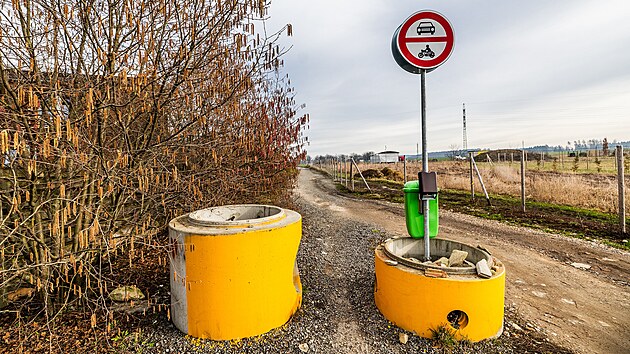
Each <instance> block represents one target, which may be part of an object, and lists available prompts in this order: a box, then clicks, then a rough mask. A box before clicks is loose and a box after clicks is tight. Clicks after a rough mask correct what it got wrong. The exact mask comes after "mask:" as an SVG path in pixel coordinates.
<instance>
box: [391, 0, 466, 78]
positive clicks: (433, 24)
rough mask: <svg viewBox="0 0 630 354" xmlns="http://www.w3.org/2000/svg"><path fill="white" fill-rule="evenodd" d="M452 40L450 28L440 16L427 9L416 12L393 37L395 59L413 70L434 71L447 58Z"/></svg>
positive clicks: (446, 21)
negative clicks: (398, 56)
mask: <svg viewBox="0 0 630 354" xmlns="http://www.w3.org/2000/svg"><path fill="white" fill-rule="evenodd" d="M454 39H455V38H454V36H453V27H452V26H451V24H450V23H449V22H448V20H447V19H446V18H445V17H444V16H442V15H441V14H439V13H437V12H434V11H429V10H425V11H420V12H417V13H415V14H413V15H411V17H409V18H408V19H407V20H406V21H405V22H404V23H403V24H402V25H401V26H400V28H399V29H398V31H396V33H395V34H394V41H395V45H396V49H397V50H398V54H399V55H400V57H402V58H396V59H397V61H399V60H398V59H402V60H403V61H404V63H403V64H408V65H411V66H412V67H413V68H416V69H424V70H428V69H434V68H436V67H438V66H440V65H441V64H442V63H444V62H445V61H446V60H447V59H448V57H449V56H450V55H451V53H452V52H453V43H454ZM394 56H395V57H396V53H394ZM398 64H401V63H400V62H399V63H398ZM401 66H403V65H401ZM403 68H405V67H404V66H403ZM405 70H408V71H409V69H408V68H405Z"/></svg>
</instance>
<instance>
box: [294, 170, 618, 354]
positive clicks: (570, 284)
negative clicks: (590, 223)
mask: <svg viewBox="0 0 630 354" xmlns="http://www.w3.org/2000/svg"><path fill="white" fill-rule="evenodd" d="M297 193H298V195H299V197H300V198H302V199H303V200H305V201H307V202H309V203H310V204H314V205H316V206H317V207H319V208H326V209H328V210H330V211H332V212H334V213H335V214H336V216H338V217H340V218H342V219H343V218H346V219H348V220H353V221H359V222H363V223H367V224H371V225H374V227H375V228H379V229H381V230H383V231H386V232H387V233H392V234H406V229H405V221H404V212H403V206H402V205H398V204H392V203H387V202H376V201H367V200H357V199H351V198H347V197H344V196H342V195H339V194H338V193H337V191H336V189H335V186H334V185H333V183H332V182H331V181H330V180H329V179H328V178H325V177H324V176H323V175H321V174H319V173H314V172H312V171H310V170H301V172H300V177H299V187H298V189H297ZM439 237H441V238H445V239H451V240H455V241H459V242H464V243H468V244H471V245H474V246H477V245H481V246H483V247H485V248H487V249H488V250H489V251H490V252H491V253H492V254H493V255H495V256H496V257H497V258H499V259H500V260H501V261H503V263H504V264H505V265H506V274H507V276H506V306H511V307H514V308H516V309H517V312H518V314H519V315H520V316H521V317H522V318H523V320H524V321H526V322H527V324H528V325H530V326H531V327H532V328H540V329H541V331H542V332H543V333H544V334H545V335H546V336H547V338H548V339H549V341H551V342H552V343H556V344H558V345H561V346H563V347H567V348H570V349H572V350H574V351H576V352H578V353H628V351H629V349H628V348H630V285H629V282H630V280H629V279H628V278H629V275H630V253H628V252H623V251H619V250H616V249H613V248H610V247H607V246H603V245H599V244H595V243H592V242H587V241H583V240H578V239H571V238H566V237H563V236H558V235H553V234H548V233H544V232H540V231H537V230H532V229H528V228H523V227H515V226H510V225H506V224H502V223H499V222H495V221H491V220H484V219H478V218H475V217H471V216H467V215H463V214H458V213H454V212H449V211H445V210H440V231H439ZM573 262H579V263H585V264H588V265H590V266H591V268H590V269H588V270H582V269H578V268H575V267H573V266H571V263H573Z"/></svg>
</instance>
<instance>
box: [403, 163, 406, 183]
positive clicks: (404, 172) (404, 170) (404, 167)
mask: <svg viewBox="0 0 630 354" xmlns="http://www.w3.org/2000/svg"><path fill="white" fill-rule="evenodd" d="M403 183H407V156H405V157H404V158H403Z"/></svg>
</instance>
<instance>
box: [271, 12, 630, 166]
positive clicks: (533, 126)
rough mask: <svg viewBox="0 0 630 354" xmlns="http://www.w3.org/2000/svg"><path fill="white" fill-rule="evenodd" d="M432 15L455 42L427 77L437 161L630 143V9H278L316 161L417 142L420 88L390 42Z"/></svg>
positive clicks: (407, 148)
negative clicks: (406, 24) (488, 151)
mask: <svg viewBox="0 0 630 354" xmlns="http://www.w3.org/2000/svg"><path fill="white" fill-rule="evenodd" d="M423 9H431V10H435V11H438V12H440V13H442V14H443V15H444V16H446V17H447V18H448V19H449V21H450V22H451V24H452V25H453V27H454V30H455V49H454V52H453V54H452V55H451V57H450V59H449V60H448V61H447V62H446V63H445V64H444V65H442V66H441V67H439V68H437V69H436V70H435V71H433V72H431V73H429V74H427V130H428V132H427V137H428V150H429V151H439V150H448V149H449V148H450V147H451V146H452V145H457V146H459V147H461V146H462V103H466V113H467V123H468V147H469V148H473V147H479V148H484V147H487V148H509V147H519V146H520V145H521V141H523V140H524V141H525V145H527V146H533V145H544V144H549V145H559V144H560V145H566V143H567V141H569V140H570V141H573V140H577V139H580V140H582V139H584V140H588V139H591V138H597V139H603V138H604V137H607V138H608V140H609V141H612V140H613V139H617V140H630V1H627V0H623V1H622V0H620V1H610V0H607V1H595V0H591V1H578V0H554V1H548V0H529V1H517V0H511V1H505V0H492V1H490V0H486V1H471V0H458V1H455V0H454V1H408V0H404V1H403V0H396V1H391V0H388V1H386V0H380V1H377V0H362V1H359V0H352V1H340V0H272V6H271V12H270V15H271V20H270V21H269V22H268V23H267V28H268V29H271V30H273V29H278V28H280V27H281V26H282V25H284V24H285V23H291V24H292V25H293V33H294V34H293V37H289V38H286V39H285V40H283V44H284V45H285V46H287V47H288V46H293V48H292V49H291V51H290V52H289V53H288V54H287V55H286V56H285V58H284V62H285V68H284V71H285V72H287V73H289V75H290V76H291V81H292V84H293V86H294V87H295V89H296V92H297V96H296V101H297V102H298V103H305V104H306V108H305V109H304V113H309V114H310V117H311V123H310V129H309V131H308V132H307V135H308V137H309V141H310V146H309V147H308V152H309V155H311V156H313V157H314V156H316V155H323V154H348V153H352V152H356V153H362V152H366V151H377V152H378V151H382V150H384V149H385V146H387V149H389V150H397V151H400V152H401V153H402V154H412V153H415V152H416V143H418V142H419V141H420V116H419V106H420V99H419V76H418V75H413V74H409V73H407V72H406V71H404V70H402V69H401V68H400V67H398V65H397V64H396V62H395V61H394V60H393V58H392V55H391V50H390V41H391V38H392V35H393V33H394V31H395V30H396V28H397V27H398V26H399V25H400V24H401V23H402V22H403V21H404V20H405V19H406V18H407V17H409V16H410V15H411V14H412V13H414V12H416V11H419V10H423Z"/></svg>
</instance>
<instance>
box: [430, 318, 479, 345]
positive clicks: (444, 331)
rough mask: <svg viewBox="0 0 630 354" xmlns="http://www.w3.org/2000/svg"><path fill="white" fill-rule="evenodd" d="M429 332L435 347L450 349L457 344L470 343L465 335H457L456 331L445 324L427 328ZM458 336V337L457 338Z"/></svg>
mask: <svg viewBox="0 0 630 354" xmlns="http://www.w3.org/2000/svg"><path fill="white" fill-rule="evenodd" d="M429 332H431V341H433V343H434V345H435V346H436V347H440V348H448V349H451V348H453V347H456V346H459V345H466V346H467V345H470V340H468V338H467V337H465V336H463V337H462V336H461V335H458V334H457V331H455V330H454V329H452V328H451V327H450V326H449V325H447V324H440V325H439V326H437V327H436V328H429ZM458 337H460V338H459V339H458Z"/></svg>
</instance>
